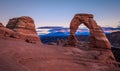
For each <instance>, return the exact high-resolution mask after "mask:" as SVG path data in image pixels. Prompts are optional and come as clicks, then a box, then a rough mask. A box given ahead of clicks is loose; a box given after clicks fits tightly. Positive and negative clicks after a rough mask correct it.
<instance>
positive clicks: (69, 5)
mask: <svg viewBox="0 0 120 71" xmlns="http://www.w3.org/2000/svg"><path fill="white" fill-rule="evenodd" d="M119 7H120V0H0V22H2V23H3V24H4V25H6V24H7V22H8V21H9V19H11V18H14V17H20V16H30V17H32V18H33V19H34V21H35V25H36V27H41V26H62V27H69V24H70V21H71V19H72V18H73V17H74V15H75V14H77V13H90V14H93V15H94V19H95V20H96V21H97V23H98V25H100V26H103V27H116V26H117V25H118V24H120V8H119Z"/></svg>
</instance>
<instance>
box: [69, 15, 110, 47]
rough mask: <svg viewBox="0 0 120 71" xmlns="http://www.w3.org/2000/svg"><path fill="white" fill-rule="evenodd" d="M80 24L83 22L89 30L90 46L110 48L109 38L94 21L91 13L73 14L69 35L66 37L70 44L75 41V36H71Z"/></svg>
mask: <svg viewBox="0 0 120 71" xmlns="http://www.w3.org/2000/svg"><path fill="white" fill-rule="evenodd" d="M81 24H84V25H85V26H86V27H87V28H88V29H89V30H90V47H97V48H107V49H111V44H110V42H109V40H108V39H107V37H106V35H105V34H104V32H103V30H102V28H101V27H100V26H99V25H97V23H96V21H95V20H94V19H93V15H92V14H76V15H75V16H74V18H73V19H72V21H71V23H70V36H69V39H68V40H69V43H70V44H71V45H74V44H76V43H77V41H76V38H74V39H73V38H72V37H71V36H74V35H75V32H76V30H77V29H78V27H79V25H81ZM73 40H75V41H73Z"/></svg>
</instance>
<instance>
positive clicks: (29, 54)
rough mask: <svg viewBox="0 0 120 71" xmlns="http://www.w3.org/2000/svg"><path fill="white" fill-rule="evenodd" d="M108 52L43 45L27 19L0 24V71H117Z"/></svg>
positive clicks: (82, 45)
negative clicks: (4, 24) (5, 24)
mask: <svg viewBox="0 0 120 71" xmlns="http://www.w3.org/2000/svg"><path fill="white" fill-rule="evenodd" d="M119 65H120V63H119V62H117V61H116V60H115V58H114V55H113V53H112V51H111V49H104V48H94V47H90V46H89V44H88V43H82V42H81V43H78V44H77V46H71V45H67V44H66V46H62V45H45V44H42V43H41V41H40V40H39V38H38V36H37V33H36V31H35V26H34V21H33V20H32V19H31V18H30V17H25V16H23V17H19V18H13V19H11V20H10V21H9V23H8V24H7V26H6V27H4V26H3V25H2V24H0V71H120V67H119Z"/></svg>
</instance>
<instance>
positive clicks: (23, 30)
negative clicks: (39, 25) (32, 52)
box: [6, 16, 41, 43]
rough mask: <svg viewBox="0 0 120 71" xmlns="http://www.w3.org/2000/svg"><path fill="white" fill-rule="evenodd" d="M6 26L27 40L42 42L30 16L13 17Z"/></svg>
mask: <svg viewBox="0 0 120 71" xmlns="http://www.w3.org/2000/svg"><path fill="white" fill-rule="evenodd" d="M6 27H7V28H9V29H11V30H13V31H14V32H16V33H17V34H18V35H19V38H21V39H24V40H25V41H26V42H28V41H29V42H30V43H32V42H33V43H36V42H41V41H40V38H39V37H38V35H37V32H36V30H35V24H34V21H33V19H32V18H30V17H28V16H22V17H17V18H12V19H10V20H9V22H8V24H7V25H6Z"/></svg>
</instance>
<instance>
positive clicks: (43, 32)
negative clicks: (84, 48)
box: [37, 26, 120, 36]
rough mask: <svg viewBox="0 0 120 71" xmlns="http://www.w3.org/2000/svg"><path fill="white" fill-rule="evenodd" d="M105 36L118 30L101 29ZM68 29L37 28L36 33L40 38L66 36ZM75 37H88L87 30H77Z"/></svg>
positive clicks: (53, 27)
mask: <svg viewBox="0 0 120 71" xmlns="http://www.w3.org/2000/svg"><path fill="white" fill-rule="evenodd" d="M102 29H103V31H104V32H105V34H109V33H112V32H117V31H120V28H113V27H102ZM69 31H70V29H69V28H64V27H59V26H44V27H38V28H37V33H38V34H39V35H40V36H68V35H69ZM76 35H90V33H89V29H88V28H78V30H77V32H76Z"/></svg>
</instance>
